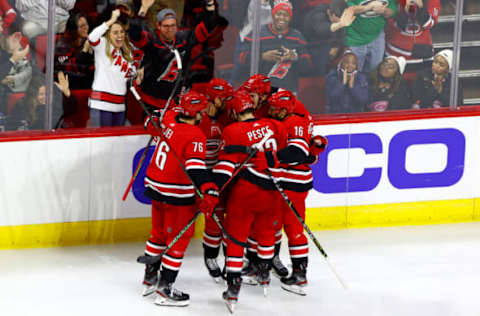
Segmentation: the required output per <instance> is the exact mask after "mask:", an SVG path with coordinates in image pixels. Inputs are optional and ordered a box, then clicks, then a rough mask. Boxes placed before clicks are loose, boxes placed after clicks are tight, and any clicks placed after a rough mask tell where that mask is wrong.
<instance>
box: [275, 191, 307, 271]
mask: <svg viewBox="0 0 480 316" xmlns="http://www.w3.org/2000/svg"><path fill="white" fill-rule="evenodd" d="M285 193H286V194H287V196H288V198H289V199H290V201H291V202H292V203H293V205H294V206H295V209H296V210H297V211H298V213H299V214H300V216H301V218H302V219H303V220H304V221H305V199H306V198H307V194H308V192H295V191H289V190H285ZM281 225H283V230H284V231H285V234H286V235H287V237H288V251H289V253H290V258H291V259H292V266H293V268H297V267H298V266H299V265H300V264H303V263H307V261H308V240H307V237H306V236H305V234H304V233H303V225H302V224H301V223H300V221H299V220H298V218H297V216H295V213H294V212H293V211H292V210H291V209H290V207H289V206H288V205H287V203H285V202H283V203H282V221H281Z"/></svg>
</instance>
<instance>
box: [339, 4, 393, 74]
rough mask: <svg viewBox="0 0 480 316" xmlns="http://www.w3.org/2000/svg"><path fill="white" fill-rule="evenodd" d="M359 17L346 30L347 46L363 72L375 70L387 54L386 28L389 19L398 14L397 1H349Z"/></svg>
mask: <svg viewBox="0 0 480 316" xmlns="http://www.w3.org/2000/svg"><path fill="white" fill-rule="evenodd" d="M347 5H348V6H349V7H353V8H354V9H353V10H354V14H355V16H356V17H357V18H356V19H355V21H354V22H353V23H352V24H351V25H350V26H349V27H347V28H346V32H345V45H346V46H347V47H350V48H351V50H352V51H353V53H354V54H355V55H357V58H358V67H359V69H360V70H361V71H363V72H370V71H372V70H374V69H375V68H376V67H377V66H378V65H379V64H380V63H381V62H382V60H383V55H384V53H385V33H384V28H385V24H386V22H387V19H388V18H390V17H393V16H394V15H395V14H396V13H397V3H396V1H395V0H348V2H347Z"/></svg>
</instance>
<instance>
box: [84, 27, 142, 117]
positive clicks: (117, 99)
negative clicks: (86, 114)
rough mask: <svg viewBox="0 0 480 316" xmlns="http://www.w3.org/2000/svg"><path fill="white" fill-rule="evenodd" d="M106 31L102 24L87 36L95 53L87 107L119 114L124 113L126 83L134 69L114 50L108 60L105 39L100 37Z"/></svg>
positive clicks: (133, 74) (132, 64)
mask: <svg viewBox="0 0 480 316" xmlns="http://www.w3.org/2000/svg"><path fill="white" fill-rule="evenodd" d="M107 30H108V26H107V24H105V23H102V24H101V25H100V26H98V27H97V28H95V29H94V30H93V31H92V32H91V33H90V34H89V35H88V41H89V42H90V45H91V46H92V47H93V50H94V53H95V73H94V79H93V84H92V92H91V94H90V100H89V105H90V107H91V108H94V109H98V110H103V111H110V112H121V111H125V95H126V93H127V81H128V80H130V79H131V78H133V77H134V76H135V71H136V69H135V66H134V63H133V62H128V61H127V60H125V58H123V56H122V54H121V53H120V52H118V50H117V49H115V48H112V57H113V61H111V60H110V59H109V58H108V56H107V54H106V53H105V46H106V39H105V37H103V36H102V35H103V34H105V32H106V31H107Z"/></svg>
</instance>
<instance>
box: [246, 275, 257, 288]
mask: <svg viewBox="0 0 480 316" xmlns="http://www.w3.org/2000/svg"><path fill="white" fill-rule="evenodd" d="M242 284H247V285H252V286H255V285H258V281H257V279H256V278H255V276H248V275H242Z"/></svg>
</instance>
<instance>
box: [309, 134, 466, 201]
mask: <svg viewBox="0 0 480 316" xmlns="http://www.w3.org/2000/svg"><path fill="white" fill-rule="evenodd" d="M327 138H328V147H327V149H326V150H325V152H324V153H323V154H322V155H320V159H319V161H318V163H317V164H315V165H314V166H312V171H313V177H314V184H313V187H314V189H315V190H316V191H318V192H321V193H346V192H365V191H371V190H373V189H375V188H376V187H377V186H378V185H379V183H380V179H381V177H382V172H384V171H386V172H387V175H386V176H387V178H388V181H389V183H390V184H391V185H392V186H393V187H394V188H397V189H414V188H433V187H448V186H452V185H454V184H455V183H457V182H458V181H460V179H461V178H462V176H463V172H464V162H465V136H464V135H463V133H462V132H461V131H459V130H457V129H454V128H441V129H423V130H405V131H401V132H399V133H397V134H395V135H394V136H393V137H392V138H391V139H390V141H389V143H388V149H387V151H384V150H383V148H382V140H381V139H380V137H379V136H378V135H376V134H373V133H364V134H343V135H329V136H327ZM429 144H441V145H443V146H444V147H446V149H447V150H446V151H442V153H444V155H445V152H446V157H439V153H438V151H431V152H428V151H427V153H426V154H425V155H424V156H422V157H421V160H423V166H424V165H425V161H426V163H428V161H431V162H432V163H435V162H436V160H438V159H443V160H444V161H446V164H445V168H444V169H443V170H439V171H431V170H430V171H426V172H420V171H418V170H415V172H411V171H409V170H407V169H408V168H407V165H408V166H415V165H417V166H420V165H422V163H420V162H419V161H416V160H412V161H410V160H408V155H407V150H408V148H409V147H410V146H412V145H429ZM358 148H360V149H363V151H364V152H365V155H374V154H376V155H378V154H383V155H387V157H386V158H387V163H386V165H384V166H380V165H379V166H378V167H377V166H375V167H363V166H356V167H358V168H360V169H361V170H362V169H363V173H362V174H361V175H359V176H347V177H331V176H329V174H328V172H327V170H329V169H328V163H329V154H330V153H332V151H334V150H338V149H342V150H350V149H358ZM425 159H426V160H425ZM353 163H355V161H354V162H350V165H351V164H353ZM357 163H361V162H357ZM407 163H408V164H407ZM336 167H337V168H338V165H337V166H336ZM345 168H346V166H345ZM384 169H386V170H384ZM344 174H347V175H348V172H347V173H344Z"/></svg>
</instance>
